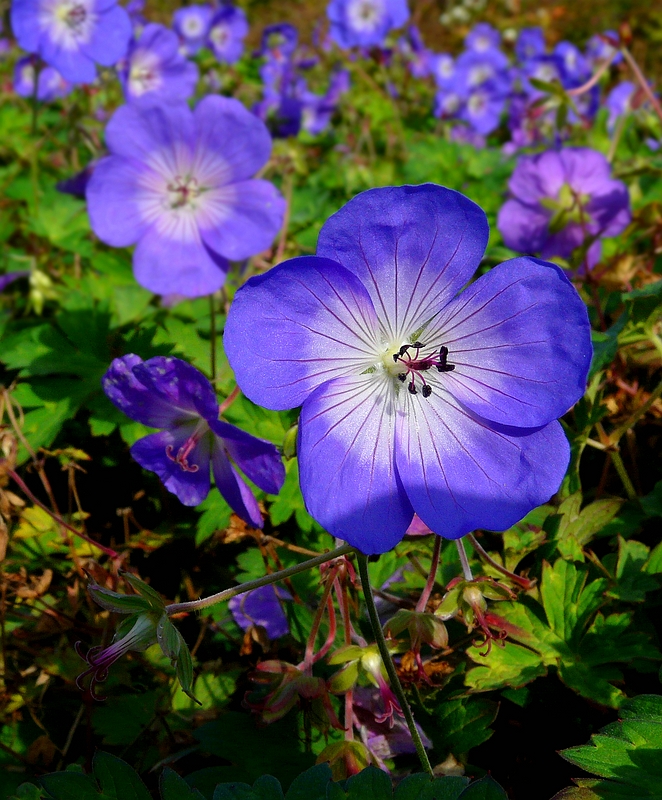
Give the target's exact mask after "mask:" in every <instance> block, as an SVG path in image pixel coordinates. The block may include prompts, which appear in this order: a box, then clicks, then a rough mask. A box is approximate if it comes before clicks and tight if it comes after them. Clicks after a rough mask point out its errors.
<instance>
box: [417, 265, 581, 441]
mask: <svg viewBox="0 0 662 800" xmlns="http://www.w3.org/2000/svg"><path fill="white" fill-rule="evenodd" d="M421 338H422V339H424V340H425V342H426V344H428V345H435V346H437V347H439V346H441V345H444V346H446V347H448V361H449V363H452V364H455V370H454V371H453V372H447V373H444V374H443V375H441V376H439V381H440V383H441V385H443V386H444V387H445V388H446V389H448V391H449V392H450V393H451V394H452V395H453V396H454V397H455V398H456V399H457V400H459V401H460V402H461V403H462V404H464V405H466V406H468V407H469V408H470V409H471V410H472V411H474V412H475V413H476V414H479V415H480V416H481V417H484V418H486V419H489V420H492V421H494V422H499V423H502V424H504V425H513V426H519V427H522V428H533V427H538V426H540V425H545V424H547V423H548V422H551V420H553V419H557V418H558V417H560V416H562V415H563V414H565V412H566V411H567V410H568V409H569V408H570V407H571V406H572V405H573V403H575V402H576V401H577V400H579V398H580V397H581V396H582V395H583V394H584V391H585V389H586V376H587V374H588V369H589V366H590V363H591V356H592V346H591V329H590V324H589V320H588V314H587V311H586V306H585V305H584V303H583V302H582V300H581V298H580V297H579V295H578V294H577V292H576V290H575V289H574V287H573V286H572V284H571V283H570V281H569V280H568V279H567V278H566V277H565V275H564V274H563V272H562V271H561V270H560V269H559V268H558V267H557V266H555V265H554V264H549V263H547V262H544V261H538V260H536V259H533V258H515V259H512V260H511V261H507V262H505V263H504V264H500V265H499V266H498V267H495V268H494V269H493V270H491V271H490V272H488V273H487V274H486V275H483V276H482V277H481V278H479V279H478V280H477V281H476V282H475V283H473V284H471V286H469V287H468V288H467V289H465V290H464V291H463V292H462V293H461V294H460V296H459V297H457V298H456V299H455V300H453V301H452V302H451V303H450V304H449V305H448V306H447V307H446V308H445V309H444V310H443V311H442V312H441V314H440V315H439V317H438V318H437V319H435V320H434V322H433V323H432V326H431V327H430V329H428V330H426V331H425V332H424V333H423V334H421Z"/></svg>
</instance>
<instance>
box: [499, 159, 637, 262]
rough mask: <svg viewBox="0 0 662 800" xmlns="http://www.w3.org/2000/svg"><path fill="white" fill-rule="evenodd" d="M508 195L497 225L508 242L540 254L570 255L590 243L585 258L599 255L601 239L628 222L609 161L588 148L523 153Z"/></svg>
mask: <svg viewBox="0 0 662 800" xmlns="http://www.w3.org/2000/svg"><path fill="white" fill-rule="evenodd" d="M508 186H509V188H510V193H511V195H512V197H511V199H510V200H508V201H506V203H505V204H504V205H503V207H502V208H501V211H500V212H499V217H498V222H497V227H498V228H499V230H500V231H501V235H502V236H503V239H504V242H505V243H506V246H507V247H510V248H512V249H513V250H517V251H519V252H521V253H539V254H540V255H541V256H542V257H543V258H551V257H552V256H560V257H562V258H567V257H569V256H570V255H571V254H572V252H573V251H574V250H576V249H577V248H578V247H582V246H585V245H590V247H589V250H588V253H587V257H586V263H587V266H589V267H591V266H593V265H594V264H595V263H596V262H597V261H598V259H599V258H600V241H599V240H600V238H601V237H603V236H616V235H617V234H619V233H621V231H623V230H624V229H625V228H626V227H627V225H628V224H629V222H630V219H631V214H630V200H629V196H628V190H627V187H626V186H625V184H624V183H622V182H621V181H617V180H613V179H612V177H611V168H610V166H609V162H608V161H607V159H606V158H605V157H604V156H603V155H602V153H598V152H597V151H595V150H590V149H589V148H586V147H576V148H574V147H573V148H565V149H563V150H558V151H554V150H550V151H547V152H545V153H540V154H539V155H535V156H522V157H521V158H520V160H519V161H518V162H517V166H516V167H515V171H514V172H513V174H512V177H511V179H510V181H509V184H508Z"/></svg>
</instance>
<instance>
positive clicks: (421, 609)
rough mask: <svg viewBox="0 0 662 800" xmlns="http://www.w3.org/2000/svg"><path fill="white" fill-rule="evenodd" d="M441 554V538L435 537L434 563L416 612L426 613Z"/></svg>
mask: <svg viewBox="0 0 662 800" xmlns="http://www.w3.org/2000/svg"><path fill="white" fill-rule="evenodd" d="M440 553H441V536H435V537H434V547H433V549H432V563H431V564H430V574H429V575H428V579H427V581H426V582H425V587H424V588H423V591H422V592H421V596H420V597H419V598H418V603H416V611H418V612H424V611H425V609H426V607H427V604H428V600H429V599H430V595H431V594H432V590H433V589H434V582H435V580H436V578H437V568H438V567H439V554H440Z"/></svg>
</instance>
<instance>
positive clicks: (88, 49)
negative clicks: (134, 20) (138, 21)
mask: <svg viewBox="0 0 662 800" xmlns="http://www.w3.org/2000/svg"><path fill="white" fill-rule="evenodd" d="M131 34H132V26H131V19H130V17H129V15H128V14H127V12H126V10H125V9H124V8H122V7H121V6H118V5H113V6H111V7H110V8H108V9H107V10H103V11H101V13H100V16H99V19H98V21H97V23H96V25H95V26H94V29H93V32H92V37H91V39H90V41H89V42H87V43H85V44H82V45H81V48H80V49H81V52H82V53H85V55H86V56H88V58H91V59H93V60H94V61H96V62H97V63H98V64H101V65H102V66H104V67H112V66H113V65H114V64H116V63H117V62H118V61H119V60H120V59H121V58H123V57H124V56H125V55H126V51H127V49H128V47H129V41H130V39H131ZM65 77H66V76H65Z"/></svg>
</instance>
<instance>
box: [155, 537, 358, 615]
mask: <svg viewBox="0 0 662 800" xmlns="http://www.w3.org/2000/svg"><path fill="white" fill-rule="evenodd" d="M352 552H354V548H353V547H352V546H351V545H349V544H344V545H342V547H336V549H335V550H331V551H330V552H328V553H322V555H320V556H315V558H310V559H308V561H302V562H301V563H300V564H295V565H294V566H293V567H288V568H287V569H281V570H280V571H279V572H272V573H271V574H270V575H265V576H264V577H262V578H257V580H254V581H247V582H246V583H241V584H239V586H233V587H232V588H231V589H224V590H223V591H222V592H217V593H216V594H212V595H210V596H209V597H201V598H200V599H199V600H190V601H188V602H187V603H171V604H170V605H169V606H166V608H165V610H166V613H167V614H168V615H170V616H172V615H173V614H179V613H180V612H182V611H199V610H200V609H202V608H209V606H213V605H215V604H216V603H222V602H223V601H224V600H229V599H230V598H231V597H236V596H237V595H238V594H244V593H245V592H251V591H253V589H259V588H260V587H261V586H268V585H269V584H270V583H276V582H277V581H282V580H285V579H286V578H291V577H292V575H297V574H298V573H299V572H304V571H305V570H307V569H312V568H313V567H319V566H320V564H326V562H327V561H333V559H334V558H338V557H339V556H344V555H346V554H347V553H352Z"/></svg>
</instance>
